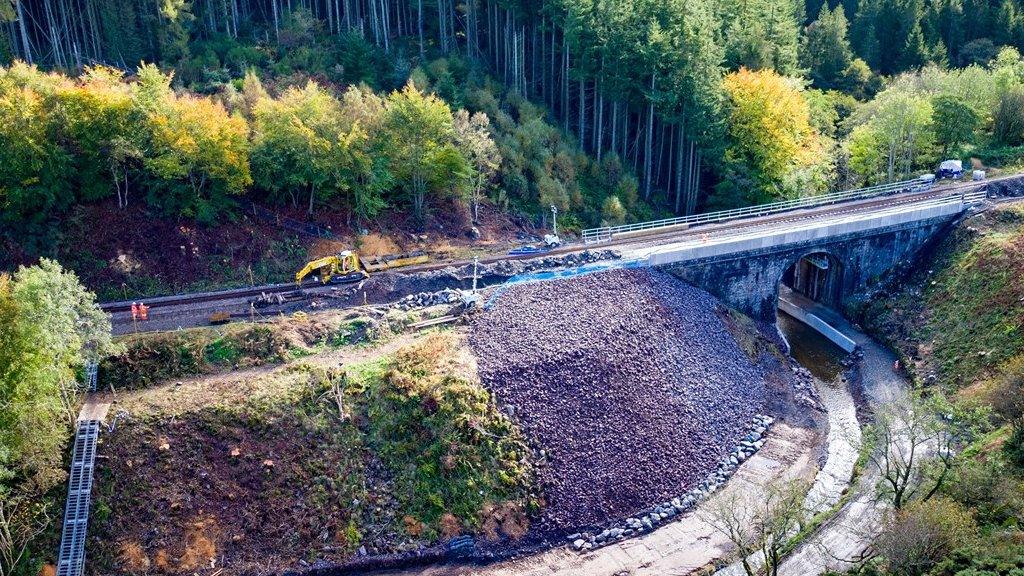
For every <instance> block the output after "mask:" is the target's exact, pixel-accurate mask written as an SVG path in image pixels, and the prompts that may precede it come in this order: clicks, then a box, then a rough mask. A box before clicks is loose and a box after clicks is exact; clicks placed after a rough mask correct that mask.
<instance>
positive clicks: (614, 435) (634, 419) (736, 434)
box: [469, 269, 788, 537]
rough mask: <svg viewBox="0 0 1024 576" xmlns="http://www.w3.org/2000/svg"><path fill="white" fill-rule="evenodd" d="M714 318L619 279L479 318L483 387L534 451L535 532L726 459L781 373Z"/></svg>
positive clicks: (590, 280)
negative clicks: (539, 492)
mask: <svg viewBox="0 0 1024 576" xmlns="http://www.w3.org/2000/svg"><path fill="white" fill-rule="evenodd" d="M719 309H720V305H719V303H718V302H717V300H715V298H714V297H712V296H711V295H710V294H708V293H706V292H704V291H703V290H700V289H698V288H694V287H693V286H690V285H688V284H686V283H684V282H681V281H679V280H678V279H676V278H674V277H672V276H669V275H667V274H664V273H662V272H658V271H655V270H651V269H631V270H622V269H619V270H613V271H606V272H597V273H593V274H588V275H583V276H579V277H576V278H573V279H566V280H557V281H550V282H538V283H526V284H520V285H516V286H512V287H510V288H509V289H508V290H507V291H505V292H504V293H503V294H502V295H501V296H499V297H498V299H497V300H496V301H495V302H494V306H493V308H492V309H491V310H490V311H488V312H487V313H485V314H483V315H482V316H481V317H480V318H478V319H477V320H476V321H475V322H474V324H473V328H472V332H471V334H470V338H469V341H470V345H471V346H472V348H473V350H474V352H475V354H476V356H477V361H478V366H479V373H480V377H481V380H482V381H483V383H484V384H485V385H486V386H487V387H488V388H489V389H490V390H491V391H492V392H493V393H494V395H495V397H496V399H497V401H498V403H499V405H500V406H501V407H502V409H504V410H506V411H507V412H509V413H510V414H512V415H513V417H514V418H515V419H516V420H517V421H518V422H519V424H520V426H521V427H522V429H523V431H524V432H525V433H526V435H527V437H528V438H529V440H530V441H531V442H532V444H533V445H534V447H535V449H536V450H537V453H538V454H539V455H541V456H540V461H541V463H540V468H539V472H540V478H541V483H542V486H543V489H544V497H545V501H546V507H545V509H544V512H543V515H542V517H541V519H540V523H539V525H535V527H537V528H538V529H539V530H541V531H544V532H546V533H548V534H552V535H554V534H558V535H559V537H564V535H566V534H569V533H570V532H580V530H579V529H580V528H583V527H593V526H604V525H606V524H607V522H608V521H610V520H615V519H620V518H624V517H627V516H628V515H630V514H634V513H635V512H636V511H637V510H644V509H646V508H648V507H649V506H650V505H651V504H652V503H656V502H666V501H669V502H671V499H672V498H673V497H675V496H677V495H679V494H685V493H687V492H688V491H689V490H691V489H694V488H700V484H701V481H702V480H705V479H706V478H707V477H708V475H709V474H711V473H713V471H714V470H715V468H716V466H717V465H718V463H719V461H720V460H721V459H723V458H725V459H727V460H728V458H729V457H730V455H731V452H732V451H733V450H734V449H735V448H736V446H737V445H738V444H739V443H740V441H741V439H742V438H743V436H744V434H746V433H747V427H748V424H749V423H750V422H751V420H752V419H753V418H754V416H755V415H756V414H764V413H765V411H766V409H767V407H768V397H769V386H768V383H767V380H766V375H767V373H768V370H774V369H775V368H776V367H777V366H773V367H771V368H768V367H765V366H762V365H760V364H757V363H755V362H753V361H752V360H751V359H750V358H749V357H748V356H747V355H746V353H744V351H743V350H742V349H741V347H740V346H739V345H738V344H737V342H736V341H735V339H734V338H733V336H732V334H731V333H730V331H729V329H728V328H727V327H726V325H725V324H724V322H723V320H722V318H721V316H720V314H719V313H718V312H719ZM787 372H788V370H787ZM787 377H788V376H787ZM709 485H710V484H709ZM700 489H703V488H700ZM624 530H625V529H624ZM595 534H596V532H595Z"/></svg>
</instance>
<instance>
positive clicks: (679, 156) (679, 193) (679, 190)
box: [675, 109, 686, 215]
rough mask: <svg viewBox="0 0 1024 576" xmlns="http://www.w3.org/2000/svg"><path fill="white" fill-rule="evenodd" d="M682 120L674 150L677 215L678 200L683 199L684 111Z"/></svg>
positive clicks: (677, 212) (684, 111)
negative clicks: (677, 146)
mask: <svg viewBox="0 0 1024 576" xmlns="http://www.w3.org/2000/svg"><path fill="white" fill-rule="evenodd" d="M682 117H683V119H682V122H680V124H679V148H677V149H676V207H675V213H676V214H677V215H678V214H679V205H680V200H681V199H682V197H683V148H685V147H686V110H685V109H684V110H683V115H682Z"/></svg>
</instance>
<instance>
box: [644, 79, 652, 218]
mask: <svg viewBox="0 0 1024 576" xmlns="http://www.w3.org/2000/svg"><path fill="white" fill-rule="evenodd" d="M651 94H652V96H651V99H650V101H649V102H648V104H647V134H646V136H645V138H646V144H645V145H644V164H645V166H644V200H648V199H650V197H651V168H652V166H651V163H652V160H653V158H652V154H651V143H652V137H653V132H654V99H653V94H654V74H652V75H651Z"/></svg>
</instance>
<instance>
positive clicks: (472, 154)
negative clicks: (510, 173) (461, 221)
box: [455, 110, 501, 222]
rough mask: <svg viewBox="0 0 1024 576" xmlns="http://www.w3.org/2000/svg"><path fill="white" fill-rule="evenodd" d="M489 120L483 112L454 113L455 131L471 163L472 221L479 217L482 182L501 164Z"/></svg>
mask: <svg viewBox="0 0 1024 576" xmlns="http://www.w3.org/2000/svg"><path fill="white" fill-rule="evenodd" d="M490 125H491V121H490V119H489V118H487V115H486V114H484V113H483V112H477V113H475V114H473V115H472V116H470V114H469V112H467V111H465V110H459V111H458V112H456V113H455V133H456V136H457V138H458V141H459V147H460V148H462V151H463V153H464V154H465V156H466V158H468V159H469V161H470V163H471V164H472V165H473V171H474V172H475V174H474V178H473V221H474V222H476V221H477V220H478V219H479V217H480V214H479V209H480V197H481V191H482V190H483V186H484V183H485V182H487V181H489V180H490V179H491V178H492V177H493V176H494V175H495V174H496V173H497V171H498V167H499V166H500V165H501V154H500V153H499V152H498V147H497V146H496V145H495V144H494V140H492V139H491V132H490Z"/></svg>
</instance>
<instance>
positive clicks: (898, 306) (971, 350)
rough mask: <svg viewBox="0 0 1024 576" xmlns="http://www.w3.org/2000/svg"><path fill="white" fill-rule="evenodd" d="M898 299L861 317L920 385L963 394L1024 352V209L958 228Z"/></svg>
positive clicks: (875, 304) (882, 301)
mask: <svg viewBox="0 0 1024 576" xmlns="http://www.w3.org/2000/svg"><path fill="white" fill-rule="evenodd" d="M920 270H921V271H920V272H919V273H918V274H917V275H916V276H915V277H914V278H912V280H911V281H910V282H909V283H907V285H906V286H904V287H903V288H901V289H900V290H899V291H898V292H896V293H895V294H887V295H883V297H881V298H878V299H876V300H874V301H872V302H870V303H868V304H867V305H866V306H865V308H864V309H863V311H862V314H861V315H862V320H863V321H864V323H865V325H866V326H868V327H869V328H870V329H872V330H873V332H874V333H875V334H876V335H878V336H879V337H881V338H883V339H885V340H886V341H887V342H888V343H889V344H890V345H892V346H893V347H894V348H895V349H897V350H898V351H899V353H900V355H901V356H902V357H903V358H904V359H905V360H907V361H908V365H909V366H910V367H911V368H912V369H913V370H914V372H915V376H916V377H917V378H918V379H919V380H921V381H922V382H925V383H929V384H938V385H940V386H942V387H943V388H944V389H946V390H950V391H952V390H959V389H961V388H965V387H969V386H971V385H974V384H976V383H978V382H979V381H982V380H985V379H988V378H991V377H994V376H996V375H998V374H1000V373H1002V372H1004V371H1005V370H1006V369H1007V368H1009V367H1010V365H1011V364H1014V363H1016V364H1019V363H1020V360H1017V361H1016V362H1014V357H1015V356H1019V355H1021V354H1022V353H1024V207H1021V206H1019V205H1018V206H1016V207H1009V208H1002V209H998V210H990V211H988V212H985V213H983V214H981V215H978V216H975V217H972V218H970V219H968V220H967V221H966V222H964V223H963V224H961V225H960V226H959V227H958V228H957V229H956V230H954V231H953V232H952V233H951V234H950V235H949V236H948V237H947V238H946V239H945V240H943V242H942V243H941V244H940V245H939V246H938V247H937V248H936V250H935V252H934V254H933V255H932V256H931V257H930V258H928V259H927V260H926V261H925V262H922V263H921V266H920Z"/></svg>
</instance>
